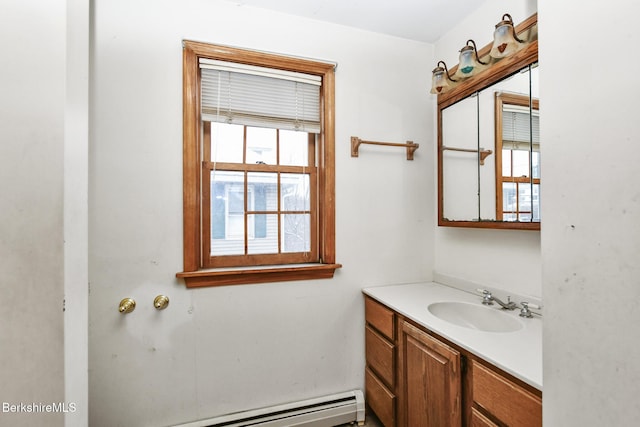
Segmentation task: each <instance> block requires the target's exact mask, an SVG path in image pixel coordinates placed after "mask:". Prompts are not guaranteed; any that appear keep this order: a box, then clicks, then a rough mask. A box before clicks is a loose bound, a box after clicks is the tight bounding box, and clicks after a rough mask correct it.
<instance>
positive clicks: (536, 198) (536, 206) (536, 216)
mask: <svg viewBox="0 0 640 427" xmlns="http://www.w3.org/2000/svg"><path fill="white" fill-rule="evenodd" d="M533 220H534V221H536V222H537V221H540V184H534V185H533Z"/></svg>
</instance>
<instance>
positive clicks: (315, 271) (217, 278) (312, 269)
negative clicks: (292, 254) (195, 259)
mask: <svg viewBox="0 0 640 427" xmlns="http://www.w3.org/2000/svg"><path fill="white" fill-rule="evenodd" d="M341 267H342V265H341V264H300V265H278V266H260V267H248V268H246V267H239V268H216V269H207V270H198V271H185V272H181V273H176V277H178V278H180V279H184V282H185V284H186V285H187V288H201V287H206V286H226V285H245V284H250V283H268V282H285V281H290V280H314V279H331V278H332V277H333V274H334V272H335V271H336V269H338V268H341Z"/></svg>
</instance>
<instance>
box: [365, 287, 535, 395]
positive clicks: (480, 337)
mask: <svg viewBox="0 0 640 427" xmlns="http://www.w3.org/2000/svg"><path fill="white" fill-rule="evenodd" d="M363 292H364V293H365V294H366V295H368V296H370V297H372V298H373V299H375V300H377V301H379V302H381V303H382V304H384V305H386V306H388V307H390V308H392V309H393V310H395V311H396V312H398V313H400V314H402V315H403V316H404V317H406V318H409V319H411V320H413V321H414V322H416V323H418V324H419V325H422V326H424V327H425V328H427V329H429V330H431V331H433V332H435V333H437V334H439V335H440V336H442V337H443V338H446V339H447V340H449V341H451V342H452V343H455V344H457V345H458V346H460V347H462V348H464V349H466V350H468V351H470V352H471V353H473V354H475V355H476V356H479V357H481V358H482V359H484V360H486V361H487V362H490V363H492V364H494V365H495V366H497V367H499V368H501V369H503V370H504V371H506V372H508V373H510V374H511V375H513V376H515V377H516V378H519V379H521V380H522V381H524V382H525V383H527V384H529V385H531V386H533V387H535V388H537V389H538V390H541V391H542V319H541V318H540V317H539V316H534V317H533V318H523V317H520V316H518V314H519V313H520V311H519V310H518V309H516V310H514V311H508V310H501V308H500V306H499V305H498V304H495V305H493V306H490V307H491V309H495V310H501V311H502V312H503V313H505V314H507V315H510V316H513V317H514V318H515V319H517V320H518V321H519V322H521V323H522V328H521V329H519V330H517V331H515V332H484V331H479V330H476V329H469V328H466V327H462V326H457V325H454V324H452V323H449V322H446V321H444V320H441V319H439V318H438V317H436V316H434V315H433V314H431V313H430V312H429V310H428V309H427V307H428V306H429V304H432V303H434V302H444V301H458V302H465V303H475V304H477V305H478V306H482V296H481V295H474V294H471V293H469V292H465V291H461V290H459V289H456V288H452V287H449V286H445V285H441V284H438V283H434V282H424V283H413V284H407V285H391V286H379V287H370V288H365V289H363ZM482 307H486V306H482ZM494 307H495V308H494Z"/></svg>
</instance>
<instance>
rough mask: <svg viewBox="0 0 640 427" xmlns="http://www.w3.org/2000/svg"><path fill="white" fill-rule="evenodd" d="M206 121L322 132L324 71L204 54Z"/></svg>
mask: <svg viewBox="0 0 640 427" xmlns="http://www.w3.org/2000/svg"><path fill="white" fill-rule="evenodd" d="M200 70H201V108H202V120H207V121H213V122H223V123H233V124H243V125H249V126H260V127H269V128H278V129H287V130H300V131H305V132H310V133H319V132H320V85H321V83H322V80H321V78H320V76H314V75H308V74H303V73H295V72H288V71H283V70H277V69H271V68H263V67H255V66H249V65H244V64H236V63H229V62H224V61H215V60H210V59H204V58H200Z"/></svg>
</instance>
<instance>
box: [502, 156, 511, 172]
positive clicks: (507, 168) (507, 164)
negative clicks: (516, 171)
mask: <svg viewBox="0 0 640 427" xmlns="http://www.w3.org/2000/svg"><path fill="white" fill-rule="evenodd" d="M502 176H512V175H511V150H502Z"/></svg>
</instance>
